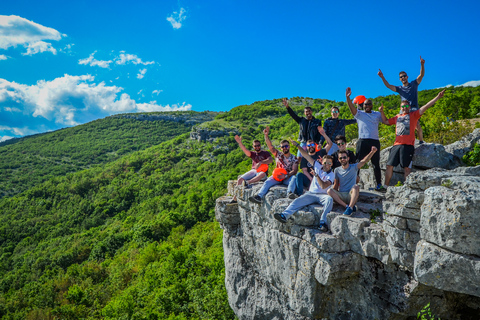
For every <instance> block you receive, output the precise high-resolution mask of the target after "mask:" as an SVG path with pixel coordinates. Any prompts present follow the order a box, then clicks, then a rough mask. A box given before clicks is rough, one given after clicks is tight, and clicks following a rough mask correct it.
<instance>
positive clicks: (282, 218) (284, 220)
mask: <svg viewBox="0 0 480 320" xmlns="http://www.w3.org/2000/svg"><path fill="white" fill-rule="evenodd" d="M273 217H274V218H275V219H277V220H278V221H280V222H281V223H287V218H285V215H284V214H283V213H275V214H274V215H273Z"/></svg>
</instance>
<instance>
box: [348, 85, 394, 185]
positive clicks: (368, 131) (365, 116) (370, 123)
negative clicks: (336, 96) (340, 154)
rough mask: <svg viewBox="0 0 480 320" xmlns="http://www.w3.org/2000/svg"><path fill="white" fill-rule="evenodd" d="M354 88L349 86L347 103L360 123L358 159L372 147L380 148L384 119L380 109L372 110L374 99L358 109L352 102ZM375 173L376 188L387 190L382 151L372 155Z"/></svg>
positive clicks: (366, 101)
mask: <svg viewBox="0 0 480 320" xmlns="http://www.w3.org/2000/svg"><path fill="white" fill-rule="evenodd" d="M351 94H352V89H350V88H347V90H346V92H345V96H346V98H347V104H348V107H349V109H350V111H351V112H352V114H353V116H354V117H355V119H357V124H358V141H357V160H360V159H363V158H365V156H366V155H367V154H369V152H370V150H371V148H372V147H375V148H377V149H378V150H380V140H379V136H378V125H379V123H380V122H381V121H382V116H381V115H380V112H378V111H372V107H373V103H372V100H370V99H366V100H365V102H364V103H363V107H364V110H358V109H357V108H355V106H354V105H353V103H352V100H351V99H350V95H351ZM372 165H373V173H374V175H375V181H376V183H377V186H376V187H375V190H377V191H382V192H384V191H385V188H384V187H383V185H382V172H381V171H380V152H378V153H374V155H373V157H372Z"/></svg>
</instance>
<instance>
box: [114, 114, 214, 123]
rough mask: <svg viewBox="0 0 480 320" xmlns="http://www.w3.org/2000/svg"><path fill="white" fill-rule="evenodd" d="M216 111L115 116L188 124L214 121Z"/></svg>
mask: <svg viewBox="0 0 480 320" xmlns="http://www.w3.org/2000/svg"><path fill="white" fill-rule="evenodd" d="M216 115H217V113H216V112H205V113H196V114H193V115H192V114H169V113H165V114H155V113H130V114H119V115H115V116H113V117H121V118H127V119H135V120H139V121H159V120H164V121H173V122H180V123H185V124H186V125H196V124H200V123H203V122H207V121H212V120H213V119H214V118H215V116H216Z"/></svg>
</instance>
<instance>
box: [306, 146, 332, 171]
mask: <svg viewBox="0 0 480 320" xmlns="http://www.w3.org/2000/svg"><path fill="white" fill-rule="evenodd" d="M326 154H327V151H325V149H321V150H320V151H317V152H315V154H314V155H310V156H311V157H312V158H313V159H314V160H315V161H319V159H318V158H319V157H323V156H324V155H326ZM303 168H308V169H310V168H312V165H311V164H310V162H308V161H307V159H305V158H304V157H302V160H301V161H300V169H303Z"/></svg>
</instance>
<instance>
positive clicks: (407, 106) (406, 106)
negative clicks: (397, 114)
mask: <svg viewBox="0 0 480 320" xmlns="http://www.w3.org/2000/svg"><path fill="white" fill-rule="evenodd" d="M400 108H405V109H406V108H410V106H409V105H408V104H405V105H403V106H400Z"/></svg>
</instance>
